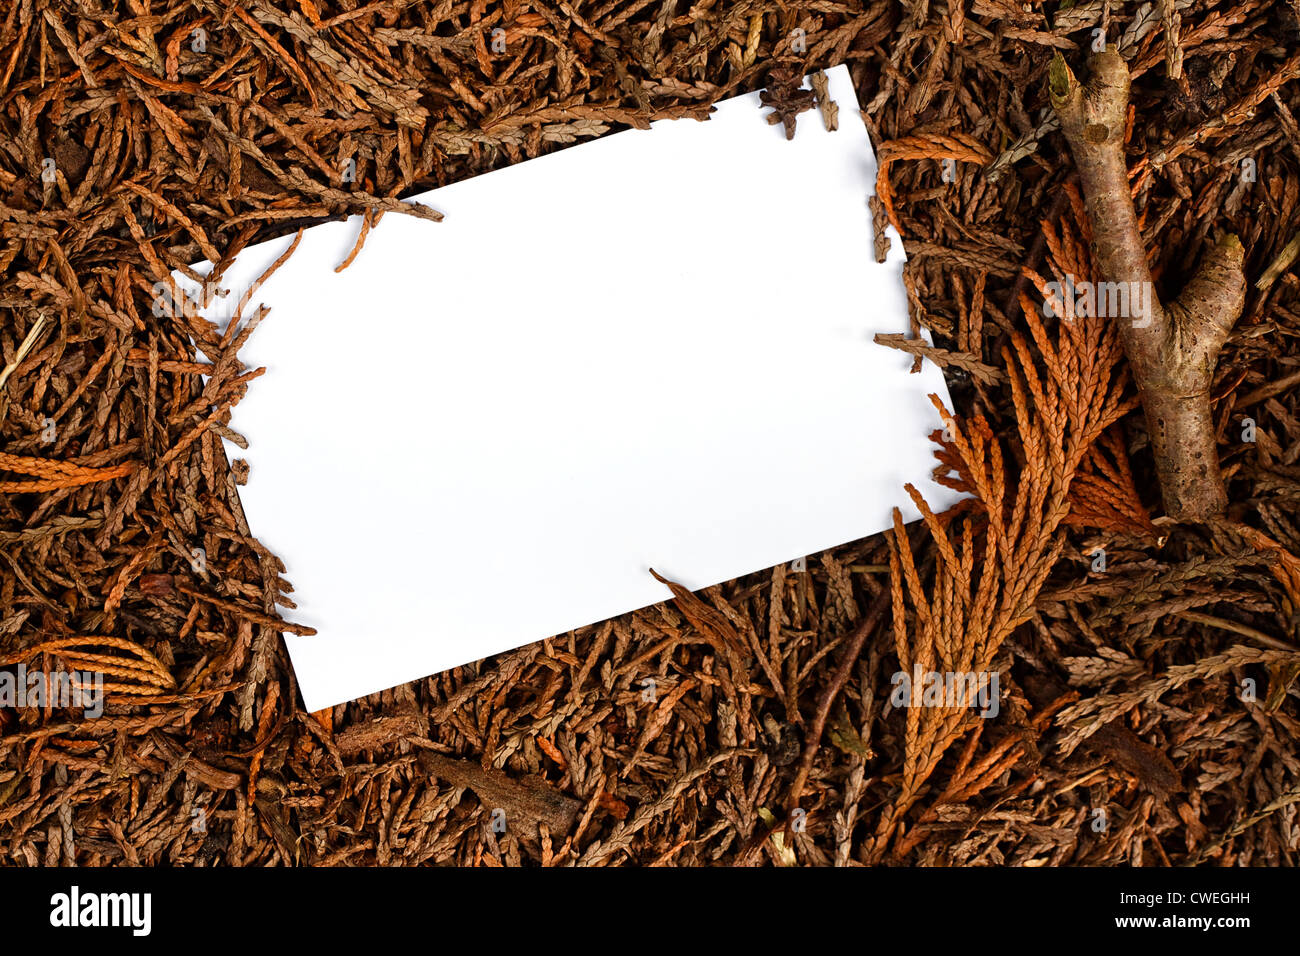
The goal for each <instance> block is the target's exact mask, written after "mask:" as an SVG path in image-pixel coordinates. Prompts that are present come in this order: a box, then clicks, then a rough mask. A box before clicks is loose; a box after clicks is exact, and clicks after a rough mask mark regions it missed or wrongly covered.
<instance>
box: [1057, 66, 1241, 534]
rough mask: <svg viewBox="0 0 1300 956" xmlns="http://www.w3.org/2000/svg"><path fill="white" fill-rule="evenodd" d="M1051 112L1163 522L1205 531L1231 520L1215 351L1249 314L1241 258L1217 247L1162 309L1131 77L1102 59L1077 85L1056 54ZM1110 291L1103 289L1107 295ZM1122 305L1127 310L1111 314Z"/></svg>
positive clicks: (1228, 247)
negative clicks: (1151, 256) (1215, 396)
mask: <svg viewBox="0 0 1300 956" xmlns="http://www.w3.org/2000/svg"><path fill="white" fill-rule="evenodd" d="M1048 92H1049V94H1050V96H1051V100H1052V106H1053V108H1054V109H1055V110H1056V113H1057V115H1058V116H1059V118H1060V121H1061V130H1062V132H1064V133H1065V138H1066V140H1067V141H1068V142H1069V144H1070V151H1071V152H1072V153H1073V154H1074V161H1075V165H1077V166H1078V168H1079V181H1080V183H1081V184H1082V186H1083V194H1084V200H1085V203H1086V206H1087V209H1088V217H1089V219H1090V220H1091V223H1092V234H1093V251H1094V254H1095V259H1096V267H1097V272H1098V273H1099V275H1100V277H1101V279H1102V286H1101V287H1099V288H1098V290H1097V292H1096V294H1095V296H1094V301H1095V302H1096V303H1097V307H1098V314H1099V315H1110V316H1111V317H1112V318H1113V319H1114V320H1115V321H1116V322H1118V327H1119V333H1120V340H1121V341H1122V342H1123V345H1124V352H1125V354H1126V355H1127V356H1128V360H1129V365H1130V366H1131V367H1132V370H1133V379H1134V381H1135V382H1136V383H1137V386H1138V391H1139V393H1140V395H1141V398H1142V406H1143V409H1144V410H1145V412H1146V417H1147V429H1148V431H1149V433H1150V435H1151V449H1152V452H1153V454H1154V455H1155V460H1156V471H1157V472H1158V474H1159V476H1160V488H1161V492H1162V495H1163V497H1164V502H1165V511H1166V512H1167V513H1168V514H1169V516H1170V517H1172V518H1174V519H1175V520H1178V521H1204V520H1206V519H1209V518H1213V517H1216V516H1218V515H1221V514H1222V513H1223V512H1224V510H1225V509H1226V508H1227V504H1228V499H1227V493H1226V492H1225V490H1224V486H1223V477H1222V475H1221V474H1220V472H1219V456H1218V451H1217V449H1216V447H1215V442H1214V423H1213V417H1212V415H1211V410H1210V387H1211V385H1212V384H1213V381H1214V367H1215V365H1216V363H1217V362H1218V358H1219V350H1220V349H1221V348H1222V346H1223V343H1224V341H1225V340H1226V339H1227V337H1228V333H1229V331H1231V329H1232V325H1233V323H1234V322H1236V321H1237V317H1238V316H1239V315H1240V314H1241V309H1242V305H1243V304H1244V302H1245V289H1246V282H1245V276H1244V274H1243V272H1242V261H1243V258H1244V254H1243V251H1242V248H1241V243H1240V242H1239V241H1238V240H1237V238H1236V237H1235V236H1227V237H1225V238H1224V239H1223V240H1221V241H1220V242H1219V243H1218V244H1217V245H1216V246H1215V247H1214V248H1213V249H1212V250H1211V251H1210V252H1208V253H1207V254H1206V256H1205V258H1204V261H1203V262H1202V263H1201V267H1200V269H1199V270H1198V272H1197V274H1196V276H1195V277H1194V278H1193V279H1192V280H1191V281H1190V282H1189V283H1188V284H1187V287H1186V288H1185V289H1184V290H1183V292H1182V294H1181V295H1179V297H1178V298H1177V299H1176V300H1175V301H1174V302H1171V303H1169V304H1168V305H1167V306H1165V305H1162V304H1161V302H1160V301H1159V299H1158V298H1157V297H1156V294H1155V287H1154V285H1153V284H1152V281H1151V269H1150V267H1149V266H1148V265H1147V259H1146V249H1145V247H1144V246H1143V243H1142V232H1141V230H1140V229H1139V228H1138V224H1137V214H1136V212H1135V211H1134V209H1133V197H1132V192H1131V190H1130V187H1129V181H1128V166H1127V164H1126V163H1125V161H1124V130H1125V126H1126V124H1127V119H1128V93H1129V74H1128V67H1127V66H1125V64H1124V60H1123V59H1122V58H1121V57H1120V55H1119V54H1118V53H1117V52H1115V51H1114V50H1107V51H1106V52H1103V53H1099V54H1097V55H1096V56H1095V57H1094V58H1093V61H1092V76H1091V78H1090V79H1089V80H1088V82H1087V84H1080V83H1079V82H1078V80H1077V79H1076V78H1075V76H1074V74H1073V73H1071V72H1070V68H1069V67H1068V66H1067V65H1066V63H1065V60H1064V59H1063V58H1062V57H1061V56H1060V54H1057V55H1056V57H1055V58H1054V59H1053V61H1052V66H1051V70H1050V73H1049V76H1048ZM1103 287H1104V288H1103ZM1116 304H1119V305H1120V308H1119V309H1118V310H1114V311H1107V306H1108V305H1110V306H1111V307H1112V308H1113V306H1114V305H1116Z"/></svg>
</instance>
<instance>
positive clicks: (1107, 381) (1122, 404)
mask: <svg viewBox="0 0 1300 956" xmlns="http://www.w3.org/2000/svg"><path fill="white" fill-rule="evenodd" d="M1052 247H1053V251H1054V255H1053V258H1054V259H1055V260H1056V264H1057V266H1058V267H1060V266H1062V265H1065V266H1066V267H1068V268H1073V269H1078V270H1079V272H1078V273H1076V274H1081V275H1088V274H1089V272H1087V271H1084V270H1085V269H1086V254H1084V253H1083V252H1082V244H1081V243H1079V242H1078V241H1076V239H1075V237H1074V236H1073V234H1071V233H1069V232H1068V230H1066V231H1063V233H1062V234H1061V235H1060V236H1056V235H1054V236H1053V243H1052ZM1061 260H1066V261H1065V263H1062V261H1061ZM1021 305H1022V307H1023V310H1024V313H1025V319H1026V322H1027V324H1028V326H1029V332H1030V337H1031V339H1032V342H1033V345H1034V346H1035V347H1036V349H1037V356H1036V355H1035V352H1034V350H1033V349H1031V346H1030V341H1029V340H1027V339H1026V338H1025V336H1024V335H1023V334H1022V333H1021V332H1019V331H1016V332H1015V333H1014V334H1013V335H1012V336H1011V347H1010V348H1004V349H1003V353H1002V357H1003V361H1004V364H1005V366H1006V370H1007V375H1008V381H1009V385H1010V389H1011V394H1012V400H1013V404H1014V407H1015V415H1016V427H1017V432H1018V434H1019V438H1020V445H1021V450H1022V454H1023V456H1024V460H1023V462H1021V464H1020V475H1019V481H1018V482H1016V483H1014V484H1013V485H1011V484H1009V482H1008V474H1007V468H1006V463H1005V461H1004V456H1003V451H1002V446H1001V444H1000V443H999V442H998V440H997V438H996V437H995V436H994V433H993V431H992V429H991V428H990V427H989V425H988V422H987V421H986V420H985V419H984V417H983V416H982V415H977V416H975V417H974V419H972V420H971V421H970V422H969V423H967V424H965V425H963V424H962V423H961V422H959V421H957V419H956V418H955V417H954V416H953V415H952V414H951V413H950V412H949V411H948V410H947V409H946V408H945V407H944V406H943V404H942V403H941V402H940V401H939V400H938V398H937V397H934V396H931V401H933V402H934V404H935V406H936V407H937V408H938V409H939V411H940V414H941V415H942V417H943V419H944V422H945V430H946V431H947V432H948V434H949V435H950V436H951V440H950V441H945V442H944V446H943V448H942V450H941V452H940V453H938V454H937V457H938V458H939V460H940V462H941V467H940V471H941V472H942V471H944V470H945V469H946V470H947V472H948V473H947V474H940V475H939V477H940V478H941V479H943V480H945V483H947V484H949V485H951V486H953V487H959V488H963V489H964V490H968V491H970V492H971V493H972V494H973V495H974V497H975V499H976V502H977V505H976V507H974V508H973V509H967V510H971V511H974V513H973V514H971V513H968V514H965V515H964V516H963V515H959V514H958V513H957V512H949V513H948V514H947V515H945V516H937V515H935V514H934V513H933V512H932V511H931V510H930V508H929V506H928V505H927V504H926V502H925V499H924V498H923V497H922V496H921V494H920V493H919V492H918V491H917V490H916V489H915V488H914V487H913V486H911V485H908V486H907V490H908V493H909V494H910V495H911V497H912V500H913V501H914V502H915V504H916V506H917V508H918V510H919V511H920V512H921V515H922V518H923V520H924V521H925V524H926V527H927V529H928V530H929V532H930V536H931V538H932V539H933V541H934V545H935V551H936V558H935V571H934V575H933V578H932V580H931V582H930V587H929V590H928V593H927V589H926V588H925V587H924V586H923V584H922V581H921V578H920V575H919V573H918V571H917V566H916V562H915V560H914V558H913V554H912V549H911V546H910V545H909V543H908V540H907V536H906V534H905V532H904V529H903V523H902V516H901V514H899V513H898V511H897V510H896V511H895V513H894V530H893V534H892V535H891V538H890V543H891V550H890V568H891V576H892V583H893V600H894V643H895V651H896V653H897V655H898V661H899V666H900V668H901V670H902V671H903V672H905V673H908V674H913V673H916V672H917V671H920V672H929V671H937V672H949V673H952V672H956V673H976V674H980V673H985V672H987V671H989V670H990V669H991V668H992V667H993V664H994V660H995V658H996V656H997V654H998V651H999V650H1000V649H1001V647H1002V644H1003V642H1004V641H1005V640H1006V639H1007V637H1008V636H1009V635H1010V634H1011V632H1012V631H1014V630H1015V628H1016V627H1018V626H1019V625H1020V624H1022V623H1024V622H1025V621H1027V620H1028V619H1029V617H1030V616H1031V614H1032V612H1033V607H1034V602H1035V600H1036V599H1037V597H1038V594H1039V591H1040V590H1041V588H1042V586H1043V583H1044V581H1045V580H1046V579H1047V576H1048V574H1049V573H1050V572H1051V570H1052V568H1053V566H1054V565H1055V564H1056V561H1057V559H1058V558H1059V556H1060V554H1061V550H1062V546H1063V544H1064V533H1063V529H1062V525H1063V523H1064V521H1065V519H1066V518H1067V516H1068V515H1069V514H1070V510H1071V497H1070V493H1071V488H1072V485H1073V483H1074V480H1075V478H1076V476H1077V475H1078V474H1079V471H1080V467H1081V465H1082V463H1083V462H1084V460H1085V458H1087V456H1088V455H1089V454H1090V452H1091V450H1092V448H1093V446H1094V444H1095V443H1096V442H1097V441H1098V439H1099V438H1100V437H1101V435H1102V433H1103V432H1104V431H1105V430H1106V429H1107V428H1108V427H1110V426H1111V425H1112V424H1113V423H1114V422H1115V421H1117V420H1118V419H1119V418H1120V417H1121V416H1122V415H1124V414H1125V413H1126V412H1128V411H1129V410H1130V409H1131V408H1133V407H1134V405H1135V402H1134V400H1133V399H1132V398H1126V397H1125V394H1124V392H1125V386H1126V384H1127V377H1126V374H1125V373H1124V371H1123V369H1122V368H1121V367H1120V365H1119V360H1120V357H1121V351H1120V345H1119V338H1118V335H1117V333H1116V331H1115V328H1114V325H1113V324H1112V323H1110V322H1108V321H1107V320H1105V319H1103V318H1098V317H1096V316H1092V315H1076V314H1074V310H1073V308H1072V307H1071V306H1069V305H1067V306H1066V308H1065V309H1064V310H1063V311H1062V313H1061V321H1060V323H1059V324H1058V325H1057V327H1056V330H1055V333H1054V334H1053V333H1049V332H1048V330H1047V328H1046V327H1045V326H1044V324H1043V322H1042V320H1041V318H1040V317H1039V315H1038V312H1037V309H1036V308H1035V307H1034V305H1033V303H1032V302H1031V301H1030V299H1029V297H1028V296H1027V295H1024V294H1022V295H1021ZM908 603H910V605H911V608H912V623H911V624H910V626H909V622H908V616H907V614H906V604H908ZM944 703H945V705H944V706H934V707H929V706H927V707H920V706H911V707H908V709H907V717H906V724H907V731H906V751H905V757H904V765H903V778H902V789H901V792H900V793H899V795H898V798H897V800H896V802H895V804H894V807H893V808H892V810H891V811H890V812H887V813H886V814H884V815H883V816H882V818H881V822H880V826H879V827H878V829H877V834H876V839H875V846H874V851H873V852H874V853H875V855H876V857H877V858H879V857H880V855H882V854H883V852H884V851H885V848H886V846H887V845H888V842H889V840H890V838H891V836H892V834H893V833H894V832H895V830H896V828H897V827H898V826H899V824H900V822H901V820H902V818H903V815H904V814H905V813H906V812H907V811H908V810H909V809H910V808H911V807H912V805H913V804H914V803H915V802H916V800H917V798H918V797H919V796H920V794H921V791H922V787H923V786H924V785H925V783H926V781H927V780H928V779H929V777H930V776H931V774H932V773H933V772H934V770H935V768H936V767H937V766H938V763H939V761H940V759H941V758H942V757H943V755H944V754H945V753H946V752H947V750H948V748H949V747H950V746H951V745H952V744H953V743H954V742H955V741H956V740H957V739H958V738H959V737H960V736H961V735H962V734H963V733H965V732H966V730H967V729H968V728H969V726H970V722H971V720H972V719H973V711H972V710H971V709H970V707H969V706H963V705H958V706H948V704H949V703H950V702H948V701H945V702H944ZM969 703H971V702H970V701H967V702H966V704H969Z"/></svg>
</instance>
